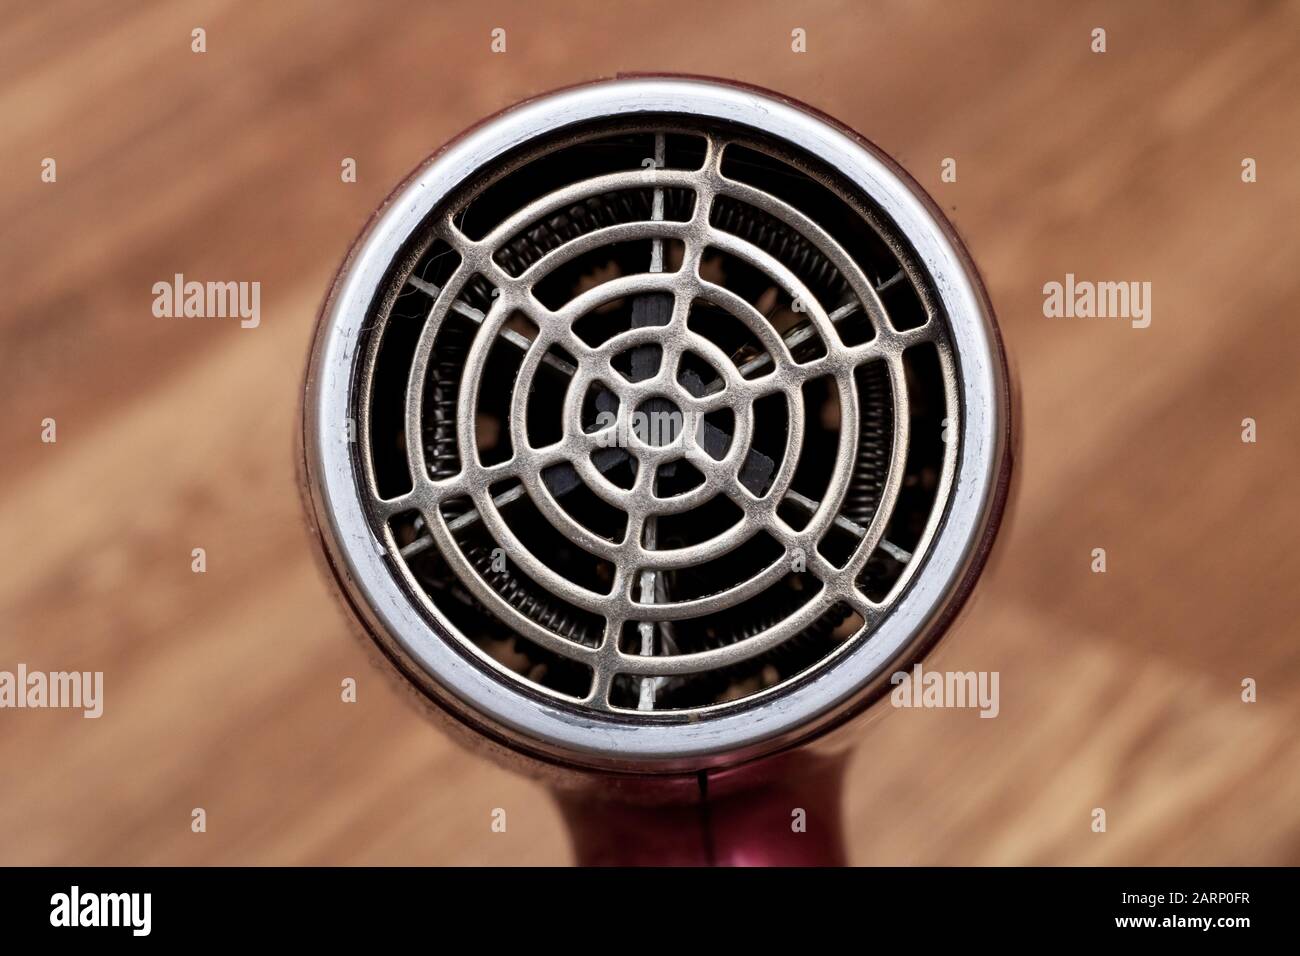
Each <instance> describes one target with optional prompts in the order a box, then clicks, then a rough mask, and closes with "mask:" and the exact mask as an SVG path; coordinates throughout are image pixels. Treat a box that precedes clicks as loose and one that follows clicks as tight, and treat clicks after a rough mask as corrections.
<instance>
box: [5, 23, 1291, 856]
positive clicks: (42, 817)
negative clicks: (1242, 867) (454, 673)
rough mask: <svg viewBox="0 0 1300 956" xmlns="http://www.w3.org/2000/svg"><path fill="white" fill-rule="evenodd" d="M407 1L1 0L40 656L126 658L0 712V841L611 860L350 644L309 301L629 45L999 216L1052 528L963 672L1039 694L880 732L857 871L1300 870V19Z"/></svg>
mask: <svg viewBox="0 0 1300 956" xmlns="http://www.w3.org/2000/svg"><path fill="white" fill-rule="evenodd" d="M376 6H378V5H372V4H366V3H348V4H343V3H339V4H321V3H312V2H284V3H279V2H278V3H274V4H272V3H263V4H242V5H235V4H229V3H197V2H196V3H186V4H163V3H158V4H137V3H121V4H111V5H110V4H99V3H89V2H87V3H70V2H62V0H56V2H50V3H44V4H24V5H17V6H15V7H14V8H12V9H10V10H8V11H7V12H6V14H5V25H4V28H3V30H0V120H2V121H0V175H2V176H3V179H2V180H0V222H3V223H4V227H3V230H0V290H2V294H0V408H2V409H3V412H2V413H0V447H2V448H3V449H4V458H3V462H4V464H3V471H0V543H2V544H3V550H2V551H0V553H2V554H3V558H0V669H12V668H13V667H14V666H15V665H16V664H17V663H18V662H26V663H27V664H28V665H29V666H30V667H31V668H33V669H46V670H52V669H88V670H103V671H105V672H106V712H105V716H104V717H103V718H102V719H100V720H98V721H93V720H82V719H81V718H80V717H79V716H77V715H74V714H71V713H67V712H59V711H0V863H76V864H110V863H124V864H144V863H167V864H183V863H313V864H314V863H457V864H500V863H522V864H543V863H564V862H567V861H568V860H569V859H570V854H569V849H568V847H567V844H566V842H565V839H564V837H563V834H562V832H561V830H560V828H559V819H558V815H557V814H556V812H555V810H554V809H553V808H552V806H551V804H550V803H549V802H548V800H547V799H546V798H545V796H544V794H543V793H542V791H541V790H540V789H539V788H537V787H536V786H534V785H533V784H531V783H529V782H526V781H523V780H520V779H518V778H516V777H514V776H512V775H510V774H508V773H506V772H503V771H500V770H497V769H495V768H494V767H492V766H490V765H488V764H486V763H484V762H482V761H481V760H478V759H476V758H473V757H471V756H469V755H467V754H464V753H462V752H460V751H459V750H458V749H456V748H454V747H453V746H452V745H451V744H450V743H448V742H447V741H446V740H445V739H444V738H443V737H441V736H440V735H439V734H438V733H437V732H435V731H434V730H433V729H431V728H430V727H429V726H427V725H426V724H425V723H424V722H423V720H422V719H421V718H420V717H419V716H418V715H417V714H416V713H415V712H414V710H413V709H411V708H409V707H407V706H406V705H405V704H404V703H403V702H402V700H401V699H400V697H399V695H398V694H397V692H396V691H395V690H394V689H393V688H392V687H391V686H390V684H389V683H388V682H387V681H386V680H384V679H383V678H382V676H381V675H380V674H378V673H377V672H375V671H373V670H372V669H371V668H370V667H369V666H368V664H367V662H366V658H365V656H364V654H363V652H362V650H361V648H360V646H359V645H358V644H357V643H356V642H355V641H354V640H353V639H352V638H351V637H350V636H348V635H347V631H346V626H345V622H344V620H343V618H342V616H341V615H340V613H339V612H338V610H337V609H336V606H335V604H334V602H333V600H332V598H331V597H330V595H329V592H328V590H327V588H326V586H325V584H324V582H323V581H322V580H321V578H320V577H319V576H318V573H317V569H316V567H315V565H314V564H313V561H312V559H311V556H310V552H309V542H308V540H307V537H306V535H305V533H304V530H303V527H302V522H301V520H300V517H299V505H298V497H297V490H296V487H295V483H294V472H293V467H292V445H293V439H292V436H293V431H294V427H295V405H296V393H297V390H298V388H299V384H300V381H301V375H302V368H303V362H304V358H305V355H306V349H307V343H308V339H309V335H310V332H311V327H312V323H313V319H314V314H315V311H316V309H317V307H318V305H319V302H320V300H321V298H322V296H323V294H324V291H325V289H326V287H327V285H328V283H329V280H330V277H331V273H332V270H333V269H334V268H335V266H336V265H337V264H338V262H339V261H340V259H341V258H342V256H343V254H344V252H345V251H346V249H347V248H348V245H349V243H350V242H351V241H352V239H353V237H354V235H355V234H356V232H357V231H358V229H359V228H360V227H361V225H362V223H363V222H364V221H365V218H366V217H367V215H368V214H369V213H370V211H371V210H372V209H373V208H374V207H375V206H376V204H377V203H378V202H379V201H380V200H381V199H382V198H383V197H384V196H385V195H386V194H387V192H388V191H389V190H390V189H391V188H392V186H393V185H394V184H396V183H397V182H398V181H399V180H400V179H401V178H402V177H403V176H404V175H405V174H406V173H407V172H408V171H409V170H410V169H411V168H412V167H414V166H415V165H416V164H417V163H418V162H419V161H420V160H421V159H422V158H423V157H424V156H425V155H427V154H428V153H430V152H431V151H433V150H434V149H435V148H436V147H437V146H438V145H439V144H441V143H442V142H443V141H444V140H446V139H447V138H448V137H450V136H452V135H453V134H455V133H456V132H458V131H459V130H461V129H462V128H464V127H465V126H467V125H469V124H471V123H473V122H474V121H476V120H477V119H479V118H480V117H482V116H484V115H486V114H488V113H491V112H494V111H496V110H498V109H500V108H502V107H504V106H506V105H508V104H509V103H511V102H513V101H515V100H517V99H519V98H521V97H524V96H526V95H530V94H533V93H536V92H539V91H542V90H545V89H548V88H551V87H555V86H559V85H563V84H567V83H572V82H575V81H579V80H583V79H588V78H593V77H596V76H600V75H608V74H612V73H615V72H618V71H623V70H626V71H632V70H674V71H683V72H694V73H708V74H715V75H721V76H726V77H734V78H738V79H742V80H746V81H750V82H754V83H758V84H761V85H765V86H769V87H773V88H775V89H778V90H782V91H784V92H786V93H789V94H791V95H793V96H795V97H798V98H801V99H803V100H806V101H808V102H810V103H812V104H814V105H816V106H818V107H820V108H822V109H824V110H826V111H828V112H829V113H831V114H833V115H835V116H837V117H838V118H840V119H841V120H843V121H845V122H847V123H848V124H850V125H852V126H854V127H855V128H857V129H858V130H860V131H861V132H862V133H864V134H865V135H867V136H868V137H869V138H871V139H872V140H874V141H875V142H876V143H878V144H879V145H880V146H881V147H882V148H884V149H885V150H886V151H888V152H889V153H891V154H892V155H893V156H895V157H896V158H897V159H898V160H899V162H901V163H902V164H903V165H904V166H905V167H906V168H907V169H908V170H909V171H910V172H911V173H912V174H913V175H914V176H915V177H916V178H917V179H918V180H919V181H920V182H921V183H922V184H923V185H924V186H925V187H926V188H927V189H929V190H930V191H931V192H932V194H933V195H934V196H935V197H936V198H937V199H938V201H939V202H940V203H941V204H942V205H943V207H944V208H945V209H946V210H947V211H948V212H949V215H950V216H951V218H952V220H953V221H954V223H955V224H956V226H957V227H958V229H959V230H960V231H961V232H962V234H963V235H964V237H965V239H966V241H967V243H968V245H969V246H970V248H971V250H972V252H973V254H974V256H975V258H976V260H977V262H978V264H979V266H980V268H981V270H982V272H983V275H984V278H985V280H986V282H987V284H988V287H989V291H990V294H991V296H992V299H993V302H994V305H995V308H996V310H997V312H998V314H999V317H1000V320H1001V323H1002V329H1003V333H1004V336H1005V339H1006V343H1007V347H1008V350H1009V352H1010V354H1011V356H1012V360H1013V362H1014V364H1015V366H1016V367H1017V371H1018V374H1019V382H1020V405H1021V415H1022V417H1021V421H1020V425H1021V447H1020V458H1019V473H1018V489H1017V497H1016V499H1015V501H1014V503H1013V512H1012V514H1011V517H1010V519H1009V521H1008V524H1007V527H1006V529H1005V532H1004V534H1003V537H1002V539H1001V541H1000V547H999V551H998V554H997V558H996V562H995V565H994V566H993V567H992V568H991V569H990V570H989V572H988V573H987V575H986V577H985V578H984V580H983V583H982V584H981V586H980V589H979V592H978V593H979V599H978V600H977V601H976V603H975V604H974V606H973V607H971V609H970V611H969V613H968V614H967V615H966V617H965V619H964V620H963V622H962V625H961V627H960V629H959V631H958V632H956V633H955V634H953V635H952V636H951V638H950V639H949V640H948V641H947V642H946V643H945V644H944V645H943V647H942V650H941V651H940V653H939V656H938V658H937V660H936V662H935V663H936V666H943V667H951V668H960V669H989V670H999V671H1001V673H1002V683H1001V688H1002V713H1001V716H1000V717H999V718H998V719H996V720H980V719H977V718H976V717H975V715H974V713H973V712H930V713H907V714H891V715H889V716H888V718H887V719H884V720H881V721H879V722H877V723H876V724H875V725H873V726H872V727H871V728H870V729H869V730H868V731H867V732H865V733H864V734H863V742H862V748H861V751H860V753H859V754H858V757H857V759H856V762H855V764H854V770H853V777H852V782H851V786H850V792H849V816H850V820H849V825H850V832H851V836H852V842H853V850H852V856H853V859H854V861H855V862H858V863H959V864H966V863H995V864H1003V863H1049V864H1055V863H1143V864H1147V863H1150V864H1156V863H1162V864H1185V863H1213V864H1247V863H1274V864H1276V863H1300V741H1298V740H1297V736H1296V727H1297V723H1298V722H1300V699H1297V691H1300V650H1298V647H1300V642H1298V641H1297V623H1296V622H1297V620H1298V619H1300V586H1297V582H1298V581H1300V554H1297V549H1296V542H1297V539H1298V538H1300V534H1298V532H1300V506H1298V505H1297V499H1298V497H1300V496H1298V495H1297V490H1296V487H1297V485H1296V481H1297V479H1296V474H1297V465H1300V461H1298V453H1297V434H1298V432H1300V375H1297V367H1296V366H1297V360H1298V359H1300V331H1297V329H1298V325H1297V315H1296V310H1297V304H1298V302H1300V295H1298V293H1300V269H1297V262H1296V255H1297V250H1296V236H1297V225H1296V224H1297V222H1300V174H1298V173H1297V171H1296V161H1297V154H1298V152H1300V104H1298V101H1297V97H1296V90H1297V89H1300V57H1298V56H1297V52H1298V50H1297V45H1298V43H1300V41H1297V36H1300V5H1297V4H1295V3H1291V4H1283V3H1262V2H1257V3H1249V4H1234V5H1226V4H1217V3H1211V2H1195V3H1182V2H1173V0H1170V2H1164V3H1161V2H1148V3H1142V4H1127V3H1119V2H1116V3H1111V4H1074V3H1071V4H1059V5H1056V4H1046V3H1043V4H1024V3H1006V4H989V3H961V4H955V3H950V4H941V3H938V2H931V3H925V2H916V0H909V2H906V3H877V2H871V3H847V2H846V3H823V4H807V5H803V7H804V8H803V9H798V10H792V9H791V7H792V6H795V5H791V4H786V3H767V4H752V3H743V4H741V3H737V4H733V5H725V4H719V3H709V4H701V3H696V2H681V0H655V2H646V3H633V4H612V3H590V4H583V5H574V6H573V13H572V14H571V15H561V14H560V13H558V12H555V13H552V14H550V15H549V16H548V14H547V13H546V12H545V11H550V10H552V9H554V8H558V6H559V5H558V4H556V5H554V6H552V5H543V4H524V3H502V2H497V0H478V2H474V3H462V4H456V3H437V4H430V3H427V2H409V3H393V4H386V5H383V6H382V10H378V11H377V10H376V9H375V7H376ZM1054 8H1055V9H1054ZM196 26H203V27H205V28H206V30H207V33H208V52H207V53H206V54H203V55H195V54H192V53H191V52H190V30H191V29H192V28H193V27H196ZM496 26H503V27H505V28H506V29H507V31H508V52H507V53H506V54H504V55H492V54H490V53H489V50H488V34H489V31H490V30H491V29H492V28H493V27H496ZM1095 26H1103V27H1105V28H1106V29H1107V30H1108V41H1109V52H1107V53H1106V54H1104V55H1094V54H1092V53H1091V52H1089V48H1088V41H1089V32H1090V30H1091V29H1092V28H1093V27H1095ZM794 27H803V28H805V29H806V30H807V31H808V52H807V54H804V55H795V54H793V53H791V52H790V46H789V40H790V31H791V29H792V28H794ZM46 156H50V157H54V158H56V160H57V162H58V182H57V183H55V184H44V183H42V182H41V181H40V163H41V160H42V158H44V157H46ZM345 156H351V157H354V158H356V160H357V164H358V169H359V181H358V182H357V183H356V184H354V185H344V184H343V183H341V182H340V180H339V164H340V161H341V159H342V158H343V157H345ZM945 156H952V157H956V158H957V160H958V182H957V183H953V184H944V183H941V182H940V181H939V163H940V160H941V159H942V158H943V157H945ZM1244 156H1251V157H1254V158H1256V159H1257V161H1258V167H1259V182H1258V183H1256V184H1253V185H1245V184H1243V183H1242V182H1241V181H1240V176H1239V172H1240V162H1241V159H1242V157H1244ZM177 272H183V273H185V275H186V276H188V277H191V278H197V279H200V280H207V279H221V280H246V281H251V280H258V281H260V282H261V283H262V324H261V327H260V328H258V329H256V330H240V329H239V328H238V325H237V323H234V322H230V321H225V322H223V321H192V322H186V321H177V320H167V319H155V318H154V317H153V316H152V314H151V311H150V305H151V302H152V294H151V291H150V290H151V286H152V284H153V283H154V282H156V281H159V280H169V279H170V277H171V276H172V275H173V274H174V273H177ZM1066 272H1073V273H1075V274H1077V275H1078V276H1080V277H1081V278H1093V279H1113V280H1139V281H1151V282H1152V283H1153V286H1154V291H1153V303H1154V320H1153V323H1152V326H1151V328H1149V329H1146V330H1144V331H1135V330H1132V329H1130V328H1128V327H1127V326H1126V325H1125V324H1124V323H1117V322H1111V323H1106V322H1085V321H1075V322H1070V321H1049V320H1047V319H1044V318H1043V317H1042V314H1041V307H1042V293H1041V289H1042V286H1043V283H1044V282H1047V281H1049V280H1052V279H1057V280H1060V279H1062V278H1063V276H1064V274H1065V273H1066ZM47 416H50V417H54V418H56V419H57V421H58V442H57V444H54V445H46V444H42V443H41V442H40V439H39V433H40V422H41V420H42V419H43V418H45V417H47ZM1246 416H1252V417H1255V418H1257V419H1258V421H1259V436H1260V438H1259V443H1258V444H1257V445H1243V444H1242V443H1241V442H1240V440H1239V431H1240V422H1241V419H1242V418H1243V417H1246ZM194 547H204V548H206V549H207V555H208V572H207V573H206V574H205V575H195V574H192V573H191V571H190V550H191V548H194ZM1094 547H1105V548H1106V549H1107V551H1108V555H1109V567H1110V570H1109V573H1107V574H1105V575H1094V574H1091V573H1090V572H1089V567H1088V565H1089V555H1090V551H1091V549H1092V548H1094ZM346 676H356V677H357V678H358V680H359V682H360V700H359V703H357V704H356V705H354V706H345V705H343V704H341V703H340V702H339V696H338V689H339V682H340V680H341V679H342V678H343V677H346ZM1243 677H1253V678H1255V679H1256V680H1257V681H1258V684H1259V698H1260V699H1259V702H1258V703H1256V704H1253V705H1247V704H1243V703H1242V702H1241V701H1240V698H1239V692H1240V682H1241V679H1242V678H1243ZM197 806H201V807H204V808H205V809H206V810H207V813H208V832H207V833H205V834H193V833H191V832H190V810H191V808H193V807H197ZM1098 806H1100V807H1104V808H1106V810H1107V812H1108V815H1109V828H1108V832H1107V833H1105V834H1104V835H1098V834H1094V833H1092V832H1091V831H1090V828H1089V822H1090V818H1089V814H1090V811H1091V809H1092V808H1093V807H1098ZM493 807H504V808H507V810H508V813H509V828H508V831H507V833H506V834H493V833H491V832H490V829H489V826H488V824H489V814H490V811H491V809H492V808H493Z"/></svg>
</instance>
